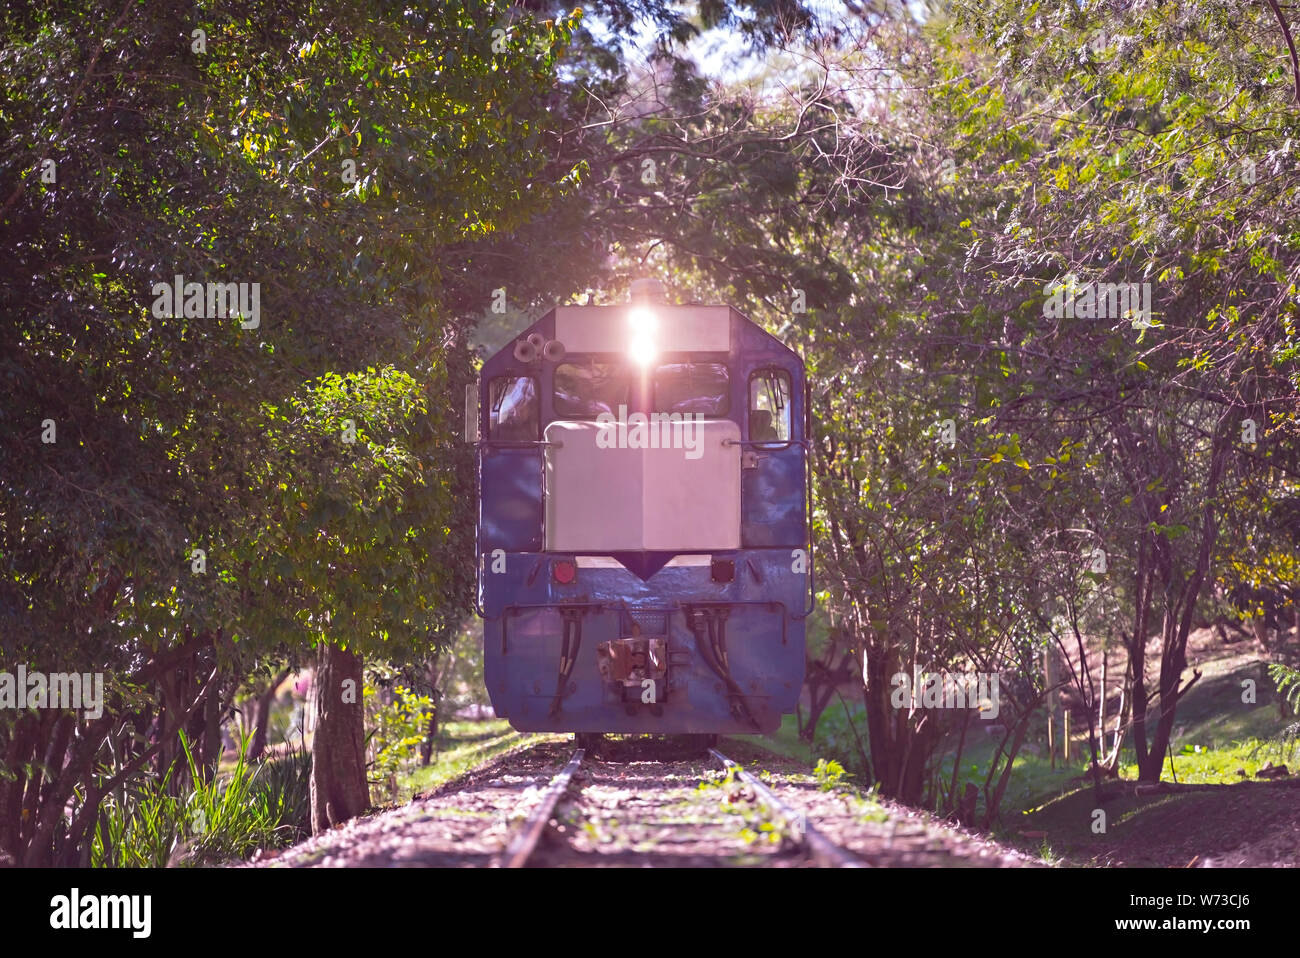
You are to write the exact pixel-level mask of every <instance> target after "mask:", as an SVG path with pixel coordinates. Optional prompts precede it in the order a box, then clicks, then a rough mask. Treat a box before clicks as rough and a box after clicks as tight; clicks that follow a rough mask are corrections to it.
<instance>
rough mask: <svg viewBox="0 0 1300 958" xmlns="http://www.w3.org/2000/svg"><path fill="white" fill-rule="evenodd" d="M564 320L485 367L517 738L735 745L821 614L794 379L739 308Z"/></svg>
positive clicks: (479, 429)
mask: <svg viewBox="0 0 1300 958" xmlns="http://www.w3.org/2000/svg"><path fill="white" fill-rule="evenodd" d="M663 300H664V297H663V293H662V286H661V285H660V284H658V283H657V282H656V281H653V280H639V281H637V282H636V283H634V284H633V296H632V302H631V303H630V304H629V305H627V306H561V307H557V308H556V309H553V310H551V311H550V312H549V313H547V314H546V315H545V316H543V317H542V318H541V319H540V320H538V321H537V322H536V323H534V324H533V325H532V326H530V327H529V328H528V329H526V330H524V331H523V333H522V334H521V335H520V336H519V337H518V338H517V339H516V340H515V341H514V342H513V343H511V344H510V345H509V346H507V347H506V348H504V349H502V350H501V351H500V352H498V353H497V354H496V355H494V356H493V357H491V358H490V359H489V360H488V361H487V362H485V363H484V365H483V370H482V376H481V380H480V383H479V384H478V385H477V386H475V387H472V393H471V396H470V397H467V398H471V399H472V400H473V401H472V403H471V404H470V406H469V408H467V412H466V425H467V429H469V430H470V431H471V438H477V449H478V477H479V521H478V557H477V558H478V567H479V579H478V598H479V605H480V607H479V612H480V614H481V615H482V616H483V619H484V628H483V640H484V677H485V679H486V683H487V688H488V694H489V696H490V697H491V700H492V705H493V708H495V710H496V712H497V714H498V715H500V716H502V717H504V718H507V719H509V721H510V724H511V725H512V726H513V727H514V728H516V729H518V730H520V731H563V732H578V733H600V732H616V733H647V732H648V733H664V734H673V733H697V734H698V733H703V734H717V733H743V732H768V731H772V730H774V729H775V728H776V727H777V726H778V725H779V724H780V721H781V716H782V715H783V714H785V713H789V712H792V711H794V708H795V704H796V702H797V700H798V696H799V691H800V687H801V686H802V683H803V672H804V621H805V618H806V616H807V615H808V614H809V613H810V612H811V611H812V594H813V584H812V561H811V556H810V553H809V549H810V536H809V530H808V515H809V512H808V478H809V477H808V471H809V468H808V448H807V429H806V425H807V401H808V392H807V386H806V381H805V376H804V369H803V364H802V362H801V361H800V359H799V357H798V356H797V355H796V354H795V353H793V352H792V351H791V350H789V349H788V348H787V347H786V346H785V345H784V344H782V343H781V342H780V341H779V340H777V339H775V338H774V337H772V336H770V335H769V334H768V333H766V332H764V331H763V330H762V329H760V328H759V327H758V326H757V325H755V324H754V323H752V322H750V321H749V320H748V319H746V318H745V317H744V316H742V315H741V314H740V313H739V312H737V311H736V310H734V309H732V308H730V307H728V306H699V305H689V306H670V305H667V304H666V303H665V302H664V301H663Z"/></svg>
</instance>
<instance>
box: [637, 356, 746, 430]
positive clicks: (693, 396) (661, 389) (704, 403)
mask: <svg viewBox="0 0 1300 958" xmlns="http://www.w3.org/2000/svg"><path fill="white" fill-rule="evenodd" d="M728 391H729V387H728V384H727V367H726V366H725V365H724V364H722V363H671V364H669V365H666V366H660V367H659V368H658V369H657V370H655V396H654V411H655V412H666V413H675V412H676V413H685V414H688V415H689V414H691V413H697V414H699V415H701V416H708V417H710V418H716V417H718V416H725V415H726V414H727V408H728V407H729V406H730V402H729V401H728V400H729V398H730V397H729V396H728Z"/></svg>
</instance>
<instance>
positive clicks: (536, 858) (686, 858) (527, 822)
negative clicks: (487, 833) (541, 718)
mask: <svg viewBox="0 0 1300 958" xmlns="http://www.w3.org/2000/svg"><path fill="white" fill-rule="evenodd" d="M709 755H710V757H711V758H712V759H713V761H714V762H715V763H716V767H718V768H720V769H721V770H723V771H728V772H730V773H731V779H732V780H733V781H738V782H740V783H741V784H743V786H745V787H747V788H749V789H750V790H752V793H753V800H752V802H751V806H752V807H750V808H748V809H747V810H746V814H745V816H744V818H745V825H746V831H747V833H748V834H749V835H750V836H753V837H754V838H756V837H758V836H759V835H760V834H762V832H761V831H760V830H763V829H766V830H767V831H768V833H769V834H771V835H776V836H779V837H780V839H781V840H780V842H779V843H768V846H767V847H766V848H764V850H763V851H764V852H765V853H766V854H768V855H771V854H774V853H783V854H781V856H780V864H785V865H789V864H800V863H805V862H806V863H809V864H813V865H816V866H820V867H826V868H862V867H864V863H863V862H862V861H861V859H859V858H858V857H857V856H855V855H853V854H852V853H851V852H849V851H847V850H846V849H844V848H842V847H841V846H839V845H837V844H836V843H835V842H833V841H831V840H830V839H829V838H827V837H826V836H825V835H823V834H822V833H821V832H819V831H818V830H817V829H816V828H815V827H813V826H812V825H811V824H809V823H808V821H807V818H806V816H805V815H803V814H802V813H800V812H799V811H798V810H797V809H796V808H794V807H793V806H792V805H791V804H790V803H788V802H786V801H783V800H782V799H781V797H780V796H779V795H777V794H776V792H775V791H774V790H773V789H772V788H770V787H769V786H768V785H767V784H766V783H764V782H763V781H762V780H760V779H759V778H758V777H757V776H755V775H753V774H751V773H750V772H748V771H746V770H745V769H744V767H742V766H741V765H740V764H739V763H737V762H734V761H732V760H731V759H730V758H728V757H727V756H726V755H723V754H722V753H721V752H720V751H718V750H717V749H709ZM584 762H587V767H586V768H584ZM698 764H699V763H698V762H664V763H656V765H655V767H656V769H658V770H661V771H660V773H659V774H657V775H652V776H650V777H648V778H645V779H643V780H633V781H632V782H631V784H632V785H633V786H634V787H633V788H632V789H628V788H617V787H612V786H611V784H610V783H611V782H615V781H617V783H619V784H623V785H626V784H628V781H627V780H626V779H619V780H615V779H613V778H612V776H610V777H609V780H608V781H606V782H605V783H604V784H603V787H604V788H605V791H606V793H607V794H606V795H605V796H604V797H598V796H597V797H592V799H591V805H592V807H593V808H595V809H597V810H598V811H599V810H600V809H605V813H604V815H605V818H606V819H607V820H609V821H613V820H614V818H615V816H625V817H626V818H630V819H631V821H630V822H624V827H625V828H626V829H627V830H629V831H631V832H632V841H631V846H630V847H629V848H628V849H626V850H624V851H622V852H620V853H617V854H614V855H605V856H600V857H599V858H597V857H596V856H593V855H592V854H591V852H592V851H594V850H595V846H597V845H599V844H600V843H601V842H602V841H603V840H606V839H607V838H608V836H604V835H600V834H598V833H599V831H600V830H599V828H597V827H596V826H594V825H592V824H591V823H590V822H586V823H584V824H583V825H582V826H578V825H577V824H576V823H573V822H566V821H564V820H563V816H561V815H560V813H559V811H558V810H559V808H560V804H561V802H562V801H563V800H564V799H565V797H566V795H567V794H568V793H569V790H570V787H571V786H572V785H573V784H574V781H575V777H582V778H585V780H586V784H584V785H583V787H582V789H581V790H579V793H578V794H577V795H576V796H575V797H573V799H572V800H571V802H570V804H572V805H574V806H578V805H581V804H582V803H583V801H584V799H587V798H588V795H587V793H588V792H592V791H596V790H597V788H598V786H600V785H601V781H600V772H599V769H598V768H597V763H594V762H590V761H588V760H587V755H586V752H585V750H584V749H577V750H576V751H574V753H573V755H572V756H571V757H570V758H569V760H568V762H567V763H566V764H565V766H564V768H563V769H561V771H560V772H558V773H557V774H556V775H555V776H554V777H553V778H552V779H551V781H550V783H549V784H548V785H547V786H546V788H545V789H544V790H543V792H542V795H541V798H540V800H539V801H537V802H535V803H534V804H533V806H532V808H531V809H530V810H529V812H528V813H527V815H526V816H525V817H524V820H523V822H522V824H520V825H519V826H518V827H517V828H516V829H515V830H514V832H513V833H512V835H511V837H510V840H509V841H508V843H507V845H506V848H505V851H504V852H503V853H502V854H501V855H500V856H499V857H498V859H497V861H496V863H495V864H497V865H499V866H500V867H505V868H524V867H527V866H529V865H543V864H545V865H562V864H595V863H600V864H688V863H692V862H693V861H695V860H697V859H712V861H711V862H710V863H712V864H718V863H721V862H722V861H723V860H725V859H728V858H736V857H739V858H745V857H746V856H748V857H750V858H754V859H759V858H761V857H763V856H762V855H754V854H753V853H752V852H750V851H748V850H747V849H745V848H744V847H743V846H742V847H737V846H736V844H735V843H736V842H737V841H738V839H736V837H735V834H736V831H737V829H736V818H735V815H734V814H730V815H724V817H723V818H722V819H719V818H718V817H717V815H716V814H714V815H713V816H711V817H710V816H704V817H700V812H701V811H703V809H699V808H697V809H694V810H693V811H694V814H695V816H696V817H694V818H693V817H691V816H692V809H691V808H690V805H691V802H690V796H691V795H692V794H693V793H698V792H699V790H700V789H699V785H700V784H701V783H702V782H705V781H708V778H707V776H704V775H701V774H700V773H699V770H698ZM580 770H581V771H582V772H583V773H584V774H583V776H579V772H580ZM611 788H612V797H611V794H609V793H610V792H611ZM656 793H658V794H659V795H660V798H659V799H658V800H656V799H654V798H646V797H645V796H646V795H647V794H652V795H653V794H656ZM682 795H685V796H687V797H686V798H685V799H683V798H682V797H681V796H682ZM729 805H731V803H729ZM712 807H713V809H714V810H715V812H716V809H717V806H716V804H714V805H713V806H712ZM732 807H734V806H732ZM638 815H639V816H640V817H639V818H638ZM758 819H762V820H763V822H761V823H760V822H759V821H758ZM552 821H556V822H557V831H560V832H564V833H566V834H564V835H562V836H561V837H562V838H563V839H564V841H562V842H557V843H554V844H553V846H544V845H543V843H542V841H541V839H542V837H543V836H544V835H546V834H547V833H548V831H549V830H550V829H549V826H550V823H551V822H552ZM615 824H618V822H617V821H615ZM752 840H753V839H752V838H751V839H750V841H752ZM778 845H779V847H777V846H778ZM556 846H558V847H556ZM800 858H802V862H801V861H800ZM755 863H756V864H757V863H761V862H760V861H758V860H755Z"/></svg>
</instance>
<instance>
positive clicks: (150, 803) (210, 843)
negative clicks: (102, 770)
mask: <svg viewBox="0 0 1300 958" xmlns="http://www.w3.org/2000/svg"><path fill="white" fill-rule="evenodd" d="M181 744H182V747H183V749H184V753H185V754H184V759H185V765H186V766H187V771H188V774H189V777H190V780H191V781H192V782H194V783H196V784H194V785H193V786H192V787H191V788H190V789H189V790H188V791H185V792H182V793H181V794H177V795H174V794H171V793H170V792H169V791H168V789H167V786H166V782H167V780H168V779H169V778H170V776H162V777H161V778H157V779H155V778H144V779H142V780H141V781H140V782H139V783H138V784H137V785H135V786H134V787H131V788H123V789H120V790H118V791H116V792H114V793H113V794H111V795H109V796H107V797H106V798H105V800H104V803H103V805H102V807H101V815H100V821H99V824H98V825H97V827H96V829H95V835H94V840H93V842H92V846H91V864H92V865H94V866H97V867H114V868H162V867H165V866H168V865H211V864H217V863H220V862H224V861H229V860H232V859H242V858H246V857H247V856H248V855H250V854H251V853H252V852H254V851H255V850H257V849H259V848H267V847H276V846H280V845H289V844H292V843H293V842H294V841H296V840H297V839H298V838H300V837H302V836H303V835H304V834H306V830H307V826H308V823H309V820H310V806H309V804H308V776H309V774H310V768H311V761H310V756H309V755H308V754H307V753H306V752H301V751H300V752H293V753H290V754H288V755H285V756H283V757H281V758H278V759H273V760H268V761H266V762H262V763H254V764H250V763H248V762H247V761H246V760H245V754H246V750H247V746H248V740H247V739H244V741H243V742H242V743H241V747H240V751H239V754H238V757H237V758H236V760H235V762H234V763H233V764H232V765H230V766H229V767H228V768H226V769H223V770H222V771H220V772H218V774H217V775H215V776H214V777H213V778H212V779H211V780H210V781H207V782H205V781H203V776H202V773H201V770H200V769H199V768H198V766H197V763H196V762H195V760H194V757H193V753H192V751H191V749H190V747H189V744H188V742H186V741H185V738H184V736H181Z"/></svg>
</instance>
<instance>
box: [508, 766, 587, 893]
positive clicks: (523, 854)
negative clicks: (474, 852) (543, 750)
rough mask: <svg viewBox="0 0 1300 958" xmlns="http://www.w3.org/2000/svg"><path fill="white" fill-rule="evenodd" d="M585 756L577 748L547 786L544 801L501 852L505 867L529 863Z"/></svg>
mask: <svg viewBox="0 0 1300 958" xmlns="http://www.w3.org/2000/svg"><path fill="white" fill-rule="evenodd" d="M586 754H587V753H586V750H585V749H581V748H580V749H578V750H577V751H576V752H574V753H573V757H572V758H570V759H569V763H568V764H567V765H565V766H564V768H563V769H561V770H560V772H559V773H558V774H557V775H556V776H555V777H554V778H552V779H551V783H550V784H549V785H547V786H546V791H545V792H543V793H542V800H541V801H540V802H539V803H538V804H537V806H536V807H535V808H534V809H533V810H532V811H531V812H529V814H528V818H527V819H525V820H524V824H523V826H522V827H521V828H519V830H518V831H516V832H515V834H514V837H513V838H511V839H510V843H509V844H508V845H507V846H506V850H505V851H504V852H503V853H502V855H501V860H500V865H501V867H502V868H523V867H524V866H525V865H527V864H528V859H529V857H530V856H531V855H532V854H533V852H534V851H536V850H537V842H538V840H539V839H540V838H541V837H542V834H543V833H544V832H545V831H546V823H547V822H549V821H550V820H551V815H552V814H553V813H554V812H555V806H556V804H557V803H558V802H559V801H560V796H562V795H563V794H564V792H565V790H567V789H568V787H569V781H570V780H571V779H572V778H573V773H574V772H576V771H577V770H578V766H579V765H581V764H582V759H583V757H584V756H585V755H586Z"/></svg>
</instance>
